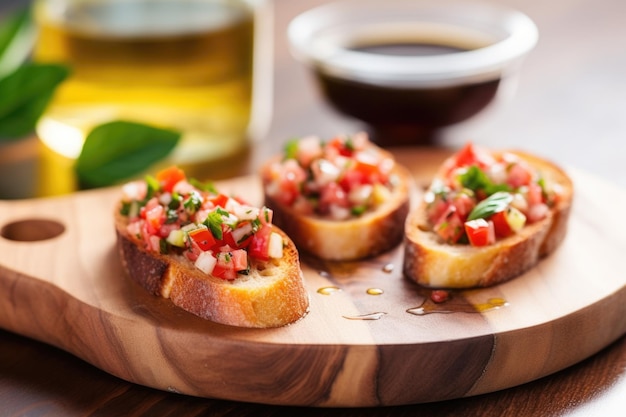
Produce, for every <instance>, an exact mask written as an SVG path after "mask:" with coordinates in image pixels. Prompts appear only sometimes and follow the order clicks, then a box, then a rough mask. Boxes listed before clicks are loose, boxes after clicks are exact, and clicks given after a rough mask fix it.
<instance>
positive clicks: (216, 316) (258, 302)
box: [115, 210, 309, 328]
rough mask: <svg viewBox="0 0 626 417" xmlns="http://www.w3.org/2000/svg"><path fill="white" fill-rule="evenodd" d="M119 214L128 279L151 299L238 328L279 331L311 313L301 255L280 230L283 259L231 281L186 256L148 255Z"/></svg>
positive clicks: (253, 267) (262, 264)
mask: <svg viewBox="0 0 626 417" xmlns="http://www.w3.org/2000/svg"><path fill="white" fill-rule="evenodd" d="M119 212H120V211H119V210H116V215H115V226H116V231H117V238H118V248H119V252H120V254H121V258H122V264H123V266H124V268H125V270H126V271H127V273H128V275H129V276H130V277H131V278H132V279H133V280H134V281H136V282H137V283H139V284H140V285H141V286H142V287H144V288H145V289H146V290H148V291H149V292H150V293H152V294H153V295H157V296H161V297H164V298H169V299H170V300H171V301H172V302H173V303H174V304H175V305H177V306H179V307H181V308H182V309H184V310H187V311H189V312H191V313H193V314H195V315H197V316H200V317H202V318H204V319H208V320H211V321H214V322H217V323H222V324H228V325H232V326H239V327H257V328H267V327H279V326H283V325H286V324H289V323H293V322H295V321H297V320H298V319H300V318H301V317H303V316H304V315H305V313H306V312H307V310H308V306H309V297H308V294H307V291H306V289H305V286H304V283H303V275H302V270H301V269H300V262H299V258H298V252H297V250H296V247H295V245H294V244H293V242H292V241H291V240H290V239H289V238H288V237H287V235H285V233H284V232H283V231H281V230H280V229H278V228H277V227H275V226H274V227H273V230H274V231H275V232H277V233H279V234H280V235H281V236H282V238H283V242H284V250H283V257H282V258H280V259H270V260H269V261H267V262H260V261H258V260H254V261H252V265H251V267H250V273H249V275H241V274H239V275H238V277H237V278H236V279H235V280H232V281H229V280H224V279H220V278H215V277H213V276H211V275H207V274H205V273H203V272H201V271H200V270H199V269H197V268H196V267H195V266H194V265H193V263H191V261H189V260H188V259H187V258H186V257H184V256H182V255H174V254H168V255H163V254H158V253H154V252H148V251H147V250H146V249H144V248H143V245H140V244H139V242H137V241H136V239H135V238H134V237H133V236H130V235H129V234H128V232H127V228H126V226H127V217H124V216H122V215H120V214H119Z"/></svg>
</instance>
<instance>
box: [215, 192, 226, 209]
mask: <svg viewBox="0 0 626 417" xmlns="http://www.w3.org/2000/svg"><path fill="white" fill-rule="evenodd" d="M228 198H229V197H228V196H227V195H224V194H218V195H217V196H215V197H214V198H212V199H211V202H212V203H213V204H214V205H215V207H222V208H224V207H226V203H227V202H228Z"/></svg>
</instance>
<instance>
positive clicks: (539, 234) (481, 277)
mask: <svg viewBox="0 0 626 417" xmlns="http://www.w3.org/2000/svg"><path fill="white" fill-rule="evenodd" d="M511 153H515V154H516V155H518V156H520V157H522V158H523V159H524V160H526V161H527V162H529V163H530V164H531V165H532V166H533V167H535V168H536V169H538V170H539V171H540V172H541V175H542V176H543V178H544V179H545V181H546V182H547V183H553V184H558V185H559V186H560V188H561V195H560V198H559V200H558V203H557V204H556V205H555V206H554V207H552V208H551V210H550V213H549V214H548V216H547V217H546V218H544V219H543V220H541V221H538V222H536V223H532V224H529V225H527V226H525V227H524V228H523V229H522V230H521V231H520V232H519V233H517V234H514V235H512V236H510V237H507V238H504V239H500V240H498V241H497V242H496V243H495V244H493V245H488V246H483V247H472V246H470V245H463V244H447V243H444V242H442V241H441V240H440V239H439V238H438V237H437V235H436V234H435V233H434V232H432V231H430V227H429V225H428V220H427V216H426V203H422V204H421V205H420V206H419V207H418V208H417V209H416V210H414V211H412V212H411V213H410V214H409V216H408V217H407V222H406V234H405V239H404V240H405V253H404V262H403V271H404V274H405V275H406V276H407V277H409V278H410V279H413V280H414V281H416V282H417V283H419V284H421V285H424V286H427V287H433V288H471V287H487V286H491V285H495V284H498V283H501V282H504V281H507V280H510V279H512V278H514V277H516V276H518V275H520V274H522V273H523V272H525V271H527V270H528V269H530V268H532V267H533V266H535V265H536V264H537V263H538V261H539V260H540V259H541V258H543V257H545V256H547V255H549V254H551V253H552V252H554V251H555V250H556V248H557V247H558V246H559V244H560V243H561V242H562V240H563V239H564V237H565V235H566V231H567V223H568V217H569V213H570V207H571V205H572V197H573V185H572V182H571V180H570V178H569V177H568V176H567V174H566V173H565V172H564V171H563V170H562V169H560V168H559V167H558V166H556V165H554V164H553V163H551V162H549V161H547V160H544V159H542V158H539V157H537V156H533V155H530V154H528V153H523V152H511ZM444 166H445V164H444ZM438 175H440V174H438Z"/></svg>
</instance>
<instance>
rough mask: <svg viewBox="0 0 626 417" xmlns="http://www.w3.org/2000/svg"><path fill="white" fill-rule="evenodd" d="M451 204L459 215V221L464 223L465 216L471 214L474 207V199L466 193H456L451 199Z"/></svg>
mask: <svg viewBox="0 0 626 417" xmlns="http://www.w3.org/2000/svg"><path fill="white" fill-rule="evenodd" d="M452 204H454V207H455V208H456V212H457V213H458V214H459V217H460V218H461V220H463V221H465V219H467V216H468V215H469V214H470V213H471V211H472V209H473V208H474V207H475V206H476V201H474V198H473V197H472V196H470V195H468V194H467V193H464V192H461V193H457V195H455V196H454V198H453V199H452Z"/></svg>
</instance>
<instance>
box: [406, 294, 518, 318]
mask: <svg viewBox="0 0 626 417" xmlns="http://www.w3.org/2000/svg"><path fill="white" fill-rule="evenodd" d="M508 304H509V303H508V302H507V301H506V300H505V299H503V298H489V299H488V300H487V301H486V302H484V303H480V304H454V303H447V302H444V303H434V302H432V300H430V299H426V300H424V302H423V303H422V304H421V305H419V306H417V307H413V308H409V309H407V310H406V312H407V313H409V314H413V315H415V316H425V315H427V314H434V313H437V314H450V313H486V312H488V311H491V310H497V309H499V308H500V307H506V306H507V305H508Z"/></svg>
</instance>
